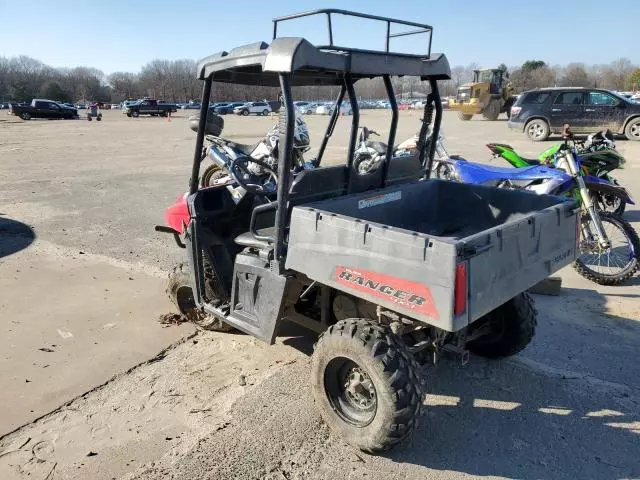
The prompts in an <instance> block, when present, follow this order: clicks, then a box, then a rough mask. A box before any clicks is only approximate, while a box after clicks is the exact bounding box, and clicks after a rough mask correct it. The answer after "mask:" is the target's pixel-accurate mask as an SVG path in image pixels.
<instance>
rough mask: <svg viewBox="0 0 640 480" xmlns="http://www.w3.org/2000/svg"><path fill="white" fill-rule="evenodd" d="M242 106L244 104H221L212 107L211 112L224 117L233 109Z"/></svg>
mask: <svg viewBox="0 0 640 480" xmlns="http://www.w3.org/2000/svg"><path fill="white" fill-rule="evenodd" d="M244 104H245V102H233V103H221V104H219V105H217V106H216V107H214V109H213V111H214V112H215V113H217V114H218V115H226V114H228V113H233V109H234V108H236V107H239V106H241V105H244Z"/></svg>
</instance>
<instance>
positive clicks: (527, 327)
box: [467, 292, 538, 358]
mask: <svg viewBox="0 0 640 480" xmlns="http://www.w3.org/2000/svg"><path fill="white" fill-rule="evenodd" d="M537 313H538V312H537V311H536V308H535V305H534V303H533V298H531V296H530V295H529V294H528V293H526V292H523V293H520V294H518V295H516V296H515V297H513V298H512V299H511V300H509V301H508V302H506V303H504V304H502V305H500V306H499V307H498V308H496V309H495V310H492V311H491V312H489V313H487V314H486V315H485V316H484V317H483V318H481V319H479V320H477V321H476V322H475V323H474V324H473V325H472V327H471V328H472V331H471V333H472V332H473V329H476V328H485V327H488V328H489V333H487V334H486V335H483V336H481V337H479V338H476V339H474V340H472V341H470V342H469V343H467V348H468V349H469V351H471V352H472V353H475V354H476V355H480V356H482V357H487V358H502V357H510V356H511V355H515V354H516V353H518V352H520V351H522V350H524V348H525V347H526V346H527V345H529V343H530V342H531V340H532V339H533V336H534V335H535V331H536V325H537V324H538V321H537ZM487 324H488V325H487Z"/></svg>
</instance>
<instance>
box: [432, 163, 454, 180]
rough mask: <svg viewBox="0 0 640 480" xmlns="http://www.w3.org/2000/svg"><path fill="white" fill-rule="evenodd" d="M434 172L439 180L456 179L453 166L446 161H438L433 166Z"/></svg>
mask: <svg viewBox="0 0 640 480" xmlns="http://www.w3.org/2000/svg"><path fill="white" fill-rule="evenodd" d="M434 173H435V174H436V178H438V179H440V180H449V181H451V182H455V181H456V173H455V171H454V170H453V167H452V166H451V165H450V164H449V163H447V162H438V163H437V164H436V166H435V169H434Z"/></svg>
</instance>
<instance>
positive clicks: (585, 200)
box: [434, 127, 640, 285]
mask: <svg viewBox="0 0 640 480" xmlns="http://www.w3.org/2000/svg"><path fill="white" fill-rule="evenodd" d="M564 133H565V141H564V143H563V145H562V146H561V147H560V148H559V150H558V152H557V153H556V158H555V167H554V168H551V167H546V166H541V165H536V166H531V167H525V168H501V167H493V166H489V165H484V164H479V163H474V162H469V161H467V160H465V159H464V158H461V157H457V156H448V155H447V156H446V158H442V156H441V158H439V159H438V160H437V162H436V164H435V166H434V174H435V176H436V177H438V178H442V179H445V180H452V181H458V182H463V183H473V184H480V185H489V186H494V187H502V188H515V189H526V190H531V191H532V192H535V193H537V194H550V195H561V196H568V197H572V198H574V199H575V200H576V201H577V203H578V204H579V205H580V206H581V209H582V215H581V222H580V231H581V235H580V245H579V252H578V257H577V259H576V261H575V263H574V267H575V269H576V271H577V272H578V273H579V274H580V275H582V276H583V277H585V278H587V279H589V280H591V281H593V282H595V283H598V284H600V285H619V284H621V283H623V282H624V281H626V280H627V279H629V278H630V277H632V276H633V274H634V273H635V272H636V271H637V270H638V266H639V262H640V258H639V256H640V240H639V239H638V235H637V233H636V232H635V230H634V229H633V227H632V226H631V224H630V223H629V222H627V221H626V220H625V219H623V218H622V217H621V216H620V215H618V214H616V213H611V212H601V211H598V209H597V208H596V205H595V203H594V201H593V197H594V194H596V193H601V194H605V195H606V194H615V195H616V196H619V197H620V198H622V199H623V200H624V201H625V202H626V203H628V204H632V205H633V204H635V202H634V201H633V199H632V198H631V197H630V195H629V193H628V192H627V191H626V190H625V189H624V188H623V187H620V186H619V185H614V184H612V183H610V182H608V181H607V180H604V179H602V178H598V177H593V176H589V175H585V174H584V172H583V171H582V169H581V165H580V157H579V155H578V154H577V152H576V148H575V144H574V143H573V135H572V134H571V132H570V131H569V130H568V127H567V128H566V129H565V132H564ZM569 142H571V145H570V143H569ZM439 150H440V151H445V150H444V147H442V146H441V148H440V149H439Z"/></svg>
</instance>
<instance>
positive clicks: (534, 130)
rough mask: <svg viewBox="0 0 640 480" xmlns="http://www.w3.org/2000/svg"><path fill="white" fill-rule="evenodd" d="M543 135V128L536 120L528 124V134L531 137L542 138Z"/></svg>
mask: <svg viewBox="0 0 640 480" xmlns="http://www.w3.org/2000/svg"><path fill="white" fill-rule="evenodd" d="M543 135H544V128H542V125H540V124H539V123H537V122H534V123H532V124H531V125H529V136H530V137H531V138H542V136H543Z"/></svg>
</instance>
